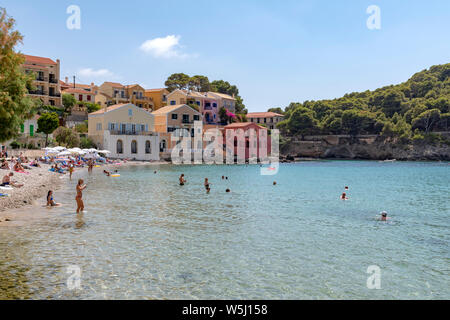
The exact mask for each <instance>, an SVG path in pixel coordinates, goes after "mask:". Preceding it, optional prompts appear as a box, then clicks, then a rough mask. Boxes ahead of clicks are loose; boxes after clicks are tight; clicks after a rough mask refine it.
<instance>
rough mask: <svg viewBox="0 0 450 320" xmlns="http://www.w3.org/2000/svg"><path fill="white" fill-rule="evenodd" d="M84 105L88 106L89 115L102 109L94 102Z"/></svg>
mask: <svg viewBox="0 0 450 320" xmlns="http://www.w3.org/2000/svg"><path fill="white" fill-rule="evenodd" d="M84 105H85V106H86V108H87V112H88V113H92V112H95V111H98V110H100V109H101V108H102V107H101V106H100V105H99V104H97V103H92V102H84Z"/></svg>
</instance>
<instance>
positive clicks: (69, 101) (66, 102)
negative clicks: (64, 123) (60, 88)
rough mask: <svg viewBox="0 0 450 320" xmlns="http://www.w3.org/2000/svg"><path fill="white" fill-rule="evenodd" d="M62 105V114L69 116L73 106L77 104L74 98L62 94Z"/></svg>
mask: <svg viewBox="0 0 450 320" xmlns="http://www.w3.org/2000/svg"><path fill="white" fill-rule="evenodd" d="M62 103H63V106H64V112H66V113H67V114H70V113H71V112H72V108H73V106H74V105H75V104H76V103H77V100H76V99H75V97H74V96H73V95H71V94H69V93H63V95H62Z"/></svg>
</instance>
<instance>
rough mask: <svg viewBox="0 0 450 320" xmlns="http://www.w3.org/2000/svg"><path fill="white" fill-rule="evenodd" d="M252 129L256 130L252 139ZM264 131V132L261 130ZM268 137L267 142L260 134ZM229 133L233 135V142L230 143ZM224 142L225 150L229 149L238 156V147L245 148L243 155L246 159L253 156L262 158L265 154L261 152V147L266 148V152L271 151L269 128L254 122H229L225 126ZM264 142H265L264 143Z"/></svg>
mask: <svg viewBox="0 0 450 320" xmlns="http://www.w3.org/2000/svg"><path fill="white" fill-rule="evenodd" d="M250 130H254V133H255V137H254V139H251V138H250V137H249V133H250ZM261 131H263V132H261ZM261 134H262V135H265V136H266V137H267V139H266V142H265V143H264V142H263V140H261V139H260V135H261ZM227 135H230V136H231V137H232V141H233V142H232V143H231V145H230V143H228V141H227ZM223 142H224V146H225V150H229V151H230V152H231V153H232V154H233V155H234V156H235V157H236V156H238V154H239V151H238V148H243V149H244V154H243V156H244V157H245V158H244V159H245V160H248V159H251V158H258V159H259V158H260V157H262V156H264V155H265V154H264V153H263V152H261V149H265V150H267V151H266V154H267V153H270V148H271V141H270V136H269V135H268V130H267V128H265V127H262V126H259V125H257V124H255V123H252V122H236V123H232V124H229V125H227V126H225V127H224V128H223ZM263 143H264V144H263Z"/></svg>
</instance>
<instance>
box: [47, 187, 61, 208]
mask: <svg viewBox="0 0 450 320" xmlns="http://www.w3.org/2000/svg"><path fill="white" fill-rule="evenodd" d="M56 206H59V203H56V202H55V201H54V200H53V191H52V190H49V191H48V193H47V207H56Z"/></svg>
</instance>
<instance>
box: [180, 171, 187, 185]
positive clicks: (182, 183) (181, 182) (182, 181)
mask: <svg viewBox="0 0 450 320" xmlns="http://www.w3.org/2000/svg"><path fill="white" fill-rule="evenodd" d="M185 183H186V179H184V173H182V174H181V176H180V186H184V184H185Z"/></svg>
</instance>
